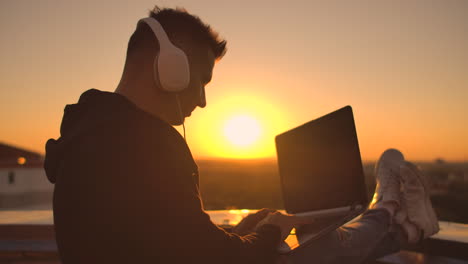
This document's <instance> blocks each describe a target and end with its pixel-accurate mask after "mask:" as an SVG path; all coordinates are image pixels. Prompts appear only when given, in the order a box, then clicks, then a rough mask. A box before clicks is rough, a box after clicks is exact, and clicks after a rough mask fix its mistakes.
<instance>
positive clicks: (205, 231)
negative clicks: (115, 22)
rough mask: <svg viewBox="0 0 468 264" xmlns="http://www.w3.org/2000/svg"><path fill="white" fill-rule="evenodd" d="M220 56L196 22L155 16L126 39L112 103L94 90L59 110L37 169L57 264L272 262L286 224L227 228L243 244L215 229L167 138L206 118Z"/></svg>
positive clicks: (181, 151)
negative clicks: (45, 185) (200, 113)
mask: <svg viewBox="0 0 468 264" xmlns="http://www.w3.org/2000/svg"><path fill="white" fill-rule="evenodd" d="M174 46H175V47H177V48H174ZM225 52H226V41H224V40H221V39H220V38H219V37H218V35H217V33H215V32H214V31H213V30H211V28H210V27H209V26H208V25H206V24H204V23H203V22H202V21H201V20H200V19H199V18H198V17H196V16H193V15H190V14H188V13H187V12H186V11H184V10H181V9H175V10H174V9H159V8H158V7H155V8H154V9H153V10H152V11H151V12H150V15H149V18H145V19H142V20H140V22H139V23H138V25H137V28H136V30H135V32H134V33H133V35H132V36H131V38H130V40H129V43H128V50H127V59H126V63H125V67H124V71H123V75H122V78H121V81H120V83H119V85H118V87H117V89H116V91H115V93H110V92H102V91H98V90H95V89H91V90H88V91H86V92H85V93H83V94H82V95H81V97H80V99H79V101H78V103H77V104H73V105H67V106H66V108H65V113H64V117H63V121H62V125H61V137H60V138H59V139H58V140H53V139H51V140H49V141H48V142H47V144H46V160H45V169H46V172H47V177H48V178H49V179H50V181H51V182H54V183H55V190H54V199H53V209H54V223H55V230H56V239H57V245H58V249H59V253H60V258H61V260H62V261H63V263H148V262H152V263H189V262H190V263H231V262H232V263H235V262H245V263H272V262H273V260H274V259H275V258H276V255H277V253H276V246H277V245H278V243H279V241H280V240H281V238H282V237H284V236H287V234H288V233H289V231H290V230H291V228H292V227H293V225H294V224H295V222H294V221H295V219H294V218H292V217H288V216H285V215H282V214H280V213H278V212H273V211H269V210H261V211H260V212H258V213H257V214H255V215H253V216H250V217H248V218H247V219H245V220H244V221H243V222H242V224H241V225H240V226H238V227H237V228H236V231H237V232H238V233H240V234H242V235H237V234H233V233H227V232H225V231H224V230H222V229H220V228H218V227H217V226H216V225H215V224H213V223H212V222H211V221H210V219H209V216H208V215H207V214H206V213H205V212H204V211H203V207H202V204H201V201H200V198H199V191H198V169H197V165H196V164H195V162H194V160H193V158H192V155H191V153H190V150H189V148H188V146H187V145H186V142H185V141H184V139H183V138H182V137H181V135H180V134H179V133H178V132H177V131H176V130H175V129H174V128H173V127H172V126H173V125H181V124H183V123H184V119H185V118H186V117H188V116H190V114H191V112H192V111H193V110H194V109H195V108H196V107H197V106H198V107H202V108H203V107H205V105H206V99H205V86H206V85H207V84H208V83H209V82H210V80H211V77H212V72H213V67H214V64H215V62H216V60H219V59H221V58H222V56H223V55H224V54H225ZM260 221H262V223H261V224H258V223H259V222H260Z"/></svg>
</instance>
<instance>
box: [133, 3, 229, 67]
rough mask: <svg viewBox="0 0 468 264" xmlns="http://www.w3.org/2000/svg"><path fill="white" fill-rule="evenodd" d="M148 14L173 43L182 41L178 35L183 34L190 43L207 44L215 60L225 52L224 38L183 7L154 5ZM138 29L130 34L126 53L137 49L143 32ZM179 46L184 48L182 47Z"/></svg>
mask: <svg viewBox="0 0 468 264" xmlns="http://www.w3.org/2000/svg"><path fill="white" fill-rule="evenodd" d="M149 16H150V17H152V18H155V19H156V20H158V22H159V23H160V24H161V25H162V27H163V28H164V31H166V33H167V36H168V37H169V39H170V40H171V41H172V42H173V43H175V44H176V43H177V42H180V41H182V40H181V39H180V38H181V37H179V36H185V37H186V38H188V39H190V41H191V42H192V43H191V44H195V45H200V44H201V45H207V46H208V47H209V48H210V49H211V50H212V51H213V54H214V55H215V58H216V59H217V60H219V59H221V58H222V57H223V56H224V54H225V53H226V40H224V39H221V38H220V37H219V34H218V33H217V32H215V31H213V30H212V29H211V27H210V26H209V25H207V24H205V23H203V22H202V21H201V19H200V18H199V17H197V16H194V15H191V14H189V13H188V12H187V11H186V10H185V9H183V8H176V9H171V8H163V9H161V8H159V7H158V6H155V7H154V8H153V9H152V10H150V12H149ZM139 31H141V30H140V27H138V28H137V30H136V31H135V33H134V34H133V35H132V36H131V38H130V40H129V42H128V50H127V55H128V54H131V53H132V51H134V50H135V49H138V46H139V42H140V41H142V40H141V39H142V34H143V33H142V32H139ZM158 46H159V45H158ZM179 48H182V49H183V50H184V47H179Z"/></svg>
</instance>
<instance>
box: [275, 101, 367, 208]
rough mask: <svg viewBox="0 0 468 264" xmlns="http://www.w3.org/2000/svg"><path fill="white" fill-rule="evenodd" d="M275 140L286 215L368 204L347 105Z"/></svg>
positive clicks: (352, 122) (354, 134)
mask: <svg viewBox="0 0 468 264" xmlns="http://www.w3.org/2000/svg"><path fill="white" fill-rule="evenodd" d="M275 140H276V151H277V158H278V167H279V174H280V180H281V189H282V193H283V201H284V208H285V210H286V212H288V213H290V214H300V213H307V212H311V211H323V210H325V211H333V210H337V208H349V206H354V205H356V204H360V205H366V204H367V203H368V197H367V188H366V184H365V178H364V172H363V168H362V161H361V155H360V151H359V144H358V139H357V135H356V128H355V124H354V118H353V111H352V108H351V106H346V107H344V108H341V109H339V110H337V111H334V112H332V113H330V114H327V115H325V116H323V117H320V118H318V119H315V120H312V121H310V122H308V123H306V124H303V125H301V126H299V127H296V128H294V129H292V130H289V131H287V132H285V133H282V134H280V135H278V136H276V139H275ZM338 211H339V210H338Z"/></svg>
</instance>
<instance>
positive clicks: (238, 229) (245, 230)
mask: <svg viewBox="0 0 468 264" xmlns="http://www.w3.org/2000/svg"><path fill="white" fill-rule="evenodd" d="M273 212H276V210H272V209H261V210H259V211H257V212H256V213H253V214H249V215H248V216H246V217H244V219H242V221H240V222H239V224H237V225H236V226H235V227H233V228H232V232H233V233H236V234H238V235H241V236H244V235H247V234H250V233H252V232H254V231H255V227H256V226H257V225H258V223H259V222H260V221H262V220H263V219H264V218H265V217H266V216H267V215H268V214H270V213H273Z"/></svg>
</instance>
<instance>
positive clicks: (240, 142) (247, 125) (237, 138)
mask: <svg viewBox="0 0 468 264" xmlns="http://www.w3.org/2000/svg"><path fill="white" fill-rule="evenodd" d="M261 133H262V129H261V127H260V124H259V123H258V121H257V120H256V119H255V118H253V117H251V116H248V115H238V116H234V117H233V118H231V119H229V120H228V121H227V122H226V124H225V126H224V135H225V136H226V139H227V140H228V141H229V142H230V143H231V144H233V145H234V146H237V147H249V146H251V145H252V144H253V143H255V141H256V140H258V137H259V136H260V135H261Z"/></svg>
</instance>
